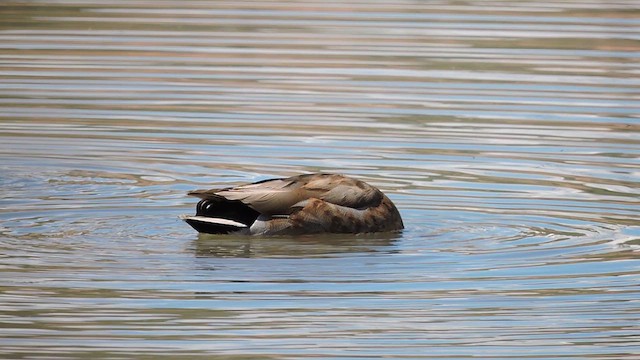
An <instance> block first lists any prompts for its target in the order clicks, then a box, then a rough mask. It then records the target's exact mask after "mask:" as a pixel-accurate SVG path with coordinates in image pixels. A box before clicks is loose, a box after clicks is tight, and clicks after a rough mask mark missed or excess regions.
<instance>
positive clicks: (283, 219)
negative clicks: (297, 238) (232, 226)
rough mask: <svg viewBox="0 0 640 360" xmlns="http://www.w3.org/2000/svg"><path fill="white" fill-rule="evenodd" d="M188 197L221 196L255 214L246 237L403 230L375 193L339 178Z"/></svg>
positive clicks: (313, 177)
mask: <svg viewBox="0 0 640 360" xmlns="http://www.w3.org/2000/svg"><path fill="white" fill-rule="evenodd" d="M189 195H192V196H197V197H199V198H201V199H213V198H220V197H222V198H225V199H227V200H230V201H238V202H241V203H242V204H245V205H246V206H248V207H249V208H251V209H253V210H254V211H257V212H258V213H259V214H260V216H259V217H258V219H256V221H255V222H254V224H253V225H252V226H251V228H250V230H249V233H251V234H263V235H266V234H282V233H285V234H298V233H318V232H333V233H360V232H377V231H391V230H400V229H402V228H403V227H404V225H403V223H402V219H401V217H400V213H399V212H398V210H397V209H396V207H395V205H394V204H393V202H391V200H390V199H389V198H388V197H386V196H385V195H384V194H383V193H382V192H381V191H380V190H378V189H377V188H375V187H373V186H371V185H369V184H367V183H365V182H363V181H360V180H357V179H352V178H348V177H345V176H342V175H335V174H307V175H299V176H294V177H290V178H285V179H270V180H265V181H260V182H257V183H252V184H246V185H240V186H237V187H233V188H226V189H219V190H215V189H213V190H196V191H192V192H190V193H189ZM230 220H233V219H230Z"/></svg>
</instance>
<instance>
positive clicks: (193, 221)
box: [180, 196, 259, 234]
mask: <svg viewBox="0 0 640 360" xmlns="http://www.w3.org/2000/svg"><path fill="white" fill-rule="evenodd" d="M258 215H259V214H258V212H257V211H255V210H253V209H251V208H250V207H249V206H247V205H245V204H243V203H242V202H240V201H237V200H227V199H225V198H224V197H222V196H211V197H208V198H206V199H203V200H200V202H198V205H197V206H196V214H195V216H194V215H182V216H180V218H181V219H182V220H184V221H186V222H187V224H189V225H191V227H193V228H194V229H196V230H197V231H198V232H202V233H208V234H229V233H233V232H238V231H240V232H242V231H246V230H248V229H249V227H250V226H251V224H253V222H254V221H255V220H256V219H257V218H258Z"/></svg>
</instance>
